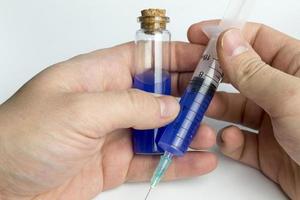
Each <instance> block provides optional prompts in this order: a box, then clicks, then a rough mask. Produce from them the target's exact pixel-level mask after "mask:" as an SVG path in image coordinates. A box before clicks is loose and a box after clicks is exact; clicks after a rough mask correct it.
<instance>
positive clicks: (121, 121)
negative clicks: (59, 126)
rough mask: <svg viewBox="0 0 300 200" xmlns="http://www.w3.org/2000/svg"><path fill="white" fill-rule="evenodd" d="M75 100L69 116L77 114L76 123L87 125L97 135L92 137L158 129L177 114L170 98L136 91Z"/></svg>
mask: <svg viewBox="0 0 300 200" xmlns="http://www.w3.org/2000/svg"><path fill="white" fill-rule="evenodd" d="M75 99H76V100H75V101H74V100H73V102H75V103H73V105H75V106H71V110H72V112H71V113H78V115H76V114H75V115H76V119H77V120H79V121H84V122H88V124H87V125H88V126H89V127H92V130H93V131H92V132H93V133H97V134H98V135H96V136H95V137H99V136H102V135H103V134H106V133H109V132H112V131H114V130H116V129H120V128H136V129H150V128H158V127H162V126H164V125H165V124H167V123H168V122H170V121H171V120H172V119H174V118H175V117H176V115H177V114H178V112H179V104H178V102H177V100H176V99H175V98H174V97H171V96H159V97H158V96H154V95H153V94H150V93H147V92H143V91H140V90H137V89H129V90H124V91H107V92H101V93H84V94H77V95H75ZM71 105H72V104H71ZM74 110H75V112H74ZM99 134H100V135H99Z"/></svg>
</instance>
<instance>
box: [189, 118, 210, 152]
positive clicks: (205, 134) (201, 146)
mask: <svg viewBox="0 0 300 200" xmlns="http://www.w3.org/2000/svg"><path fill="white" fill-rule="evenodd" d="M215 144H216V133H215V131H214V129H212V128H211V127H209V126H208V125H206V124H201V126H200V128H199V129H198V131H197V133H196V135H195V137H194V139H193V141H192V143H191V145H190V147H191V148H192V149H197V150H206V149H209V148H211V147H213V146H214V145H215Z"/></svg>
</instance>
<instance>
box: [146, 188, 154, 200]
mask: <svg viewBox="0 0 300 200" xmlns="http://www.w3.org/2000/svg"><path fill="white" fill-rule="evenodd" d="M151 190H152V187H150V188H149V191H148V193H147V195H146V197H145V200H147V199H148V196H149V194H150V192H151Z"/></svg>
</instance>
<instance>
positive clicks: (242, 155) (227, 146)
mask: <svg viewBox="0 0 300 200" xmlns="http://www.w3.org/2000/svg"><path fill="white" fill-rule="evenodd" d="M218 145H219V147H220V150H221V152H222V153H223V154H224V155H226V156H228V157H230V158H232V159H234V160H237V161H240V162H242V163H244V164H246V165H250V166H251V167H254V168H257V169H259V160H258V149H257V148H258V135H257V134H255V133H251V132H249V131H244V130H241V129H239V128H238V127H235V126H230V127H227V128H225V129H223V130H221V131H220V133H219V135H218Z"/></svg>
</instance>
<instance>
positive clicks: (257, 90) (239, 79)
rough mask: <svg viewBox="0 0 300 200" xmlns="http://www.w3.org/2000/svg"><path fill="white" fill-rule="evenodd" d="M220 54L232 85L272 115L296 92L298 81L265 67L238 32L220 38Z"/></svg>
mask: <svg viewBox="0 0 300 200" xmlns="http://www.w3.org/2000/svg"><path fill="white" fill-rule="evenodd" d="M266 48H268V47H266ZM217 51H218V56H219V59H220V64H221V67H222V69H223V71H224V73H225V74H226V76H227V77H228V78H229V81H230V82H231V84H233V86H235V87H236V88H237V89H238V90H239V91H240V92H241V93H242V94H243V95H245V96H246V97H247V98H249V99H251V100H253V101H254V102H255V103H256V104H258V105H259V106H261V107H262V108H263V109H264V110H265V111H266V112H268V113H269V114H272V113H274V112H278V109H279V107H280V106H279V105H282V103H283V102H285V101H288V98H289V97H291V93H290V92H291V91H297V85H299V84H298V83H297V84H295V83H296V82H297V80H295V77H293V76H291V75H288V74H286V73H284V72H282V71H279V70H277V69H275V68H273V67H271V66H269V65H268V64H266V63H264V62H263V61H262V60H261V58H260V56H259V55H258V54H257V53H256V52H255V51H254V50H253V48H252V47H251V45H250V44H249V43H248V42H247V41H246V40H245V39H244V38H243V36H242V34H241V32H240V31H239V30H238V29H230V30H228V31H225V32H223V33H222V34H221V35H220V37H219V39H218V44H217Z"/></svg>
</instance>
